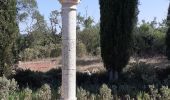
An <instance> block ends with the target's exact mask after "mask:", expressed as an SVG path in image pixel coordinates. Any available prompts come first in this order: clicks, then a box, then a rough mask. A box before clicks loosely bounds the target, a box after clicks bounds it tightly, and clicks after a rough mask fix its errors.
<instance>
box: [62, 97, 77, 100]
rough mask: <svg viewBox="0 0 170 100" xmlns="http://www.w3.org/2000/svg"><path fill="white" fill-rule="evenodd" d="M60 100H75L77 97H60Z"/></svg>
mask: <svg viewBox="0 0 170 100" xmlns="http://www.w3.org/2000/svg"><path fill="white" fill-rule="evenodd" d="M60 100H77V98H76V97H75V98H60Z"/></svg>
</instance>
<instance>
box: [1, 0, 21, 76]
mask: <svg viewBox="0 0 170 100" xmlns="http://www.w3.org/2000/svg"><path fill="white" fill-rule="evenodd" d="M0 4H1V6H0V76H2V75H5V76H9V75H10V74H11V67H12V65H13V63H14V61H15V59H14V58H15V57H14V54H15V53H16V50H15V49H14V48H15V45H16V44H15V42H16V38H17V35H18V26H17V23H16V14H17V13H16V12H17V11H16V10H17V9H16V0H0Z"/></svg>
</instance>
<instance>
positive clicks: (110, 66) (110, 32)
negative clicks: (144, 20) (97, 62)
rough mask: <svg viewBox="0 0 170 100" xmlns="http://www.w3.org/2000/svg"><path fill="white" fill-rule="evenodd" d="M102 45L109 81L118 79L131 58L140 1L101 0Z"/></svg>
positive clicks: (102, 54)
mask: <svg viewBox="0 0 170 100" xmlns="http://www.w3.org/2000/svg"><path fill="white" fill-rule="evenodd" d="M99 4H100V15H101V17H100V28H101V29H100V43H101V56H102V59H103V62H104V66H105V67H106V69H107V70H108V72H109V80H110V81H114V80H117V79H118V75H119V73H120V72H121V70H122V68H123V67H125V66H126V65H127V63H128V61H129V58H130V52H131V47H132V40H133V34H132V33H133V28H134V25H135V22H136V11H137V5H138V0H99Z"/></svg>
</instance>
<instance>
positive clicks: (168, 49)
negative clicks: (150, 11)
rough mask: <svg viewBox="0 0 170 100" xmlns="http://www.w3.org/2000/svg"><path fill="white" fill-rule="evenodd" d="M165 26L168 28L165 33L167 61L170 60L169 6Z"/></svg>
mask: <svg viewBox="0 0 170 100" xmlns="http://www.w3.org/2000/svg"><path fill="white" fill-rule="evenodd" d="M167 26H168V30H167V33H166V46H167V47H166V55H167V57H168V59H169V60H170V42H169V41H170V6H169V9H168V16H167Z"/></svg>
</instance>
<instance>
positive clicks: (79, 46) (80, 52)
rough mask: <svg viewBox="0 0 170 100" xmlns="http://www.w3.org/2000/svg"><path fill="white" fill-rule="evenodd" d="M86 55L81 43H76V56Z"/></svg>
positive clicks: (83, 45) (84, 47)
mask: <svg viewBox="0 0 170 100" xmlns="http://www.w3.org/2000/svg"><path fill="white" fill-rule="evenodd" d="M86 53H87V51H86V46H85V44H83V43H82V42H81V41H78V42H77V44H76V55H77V56H78V57H83V56H85V55H86Z"/></svg>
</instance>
